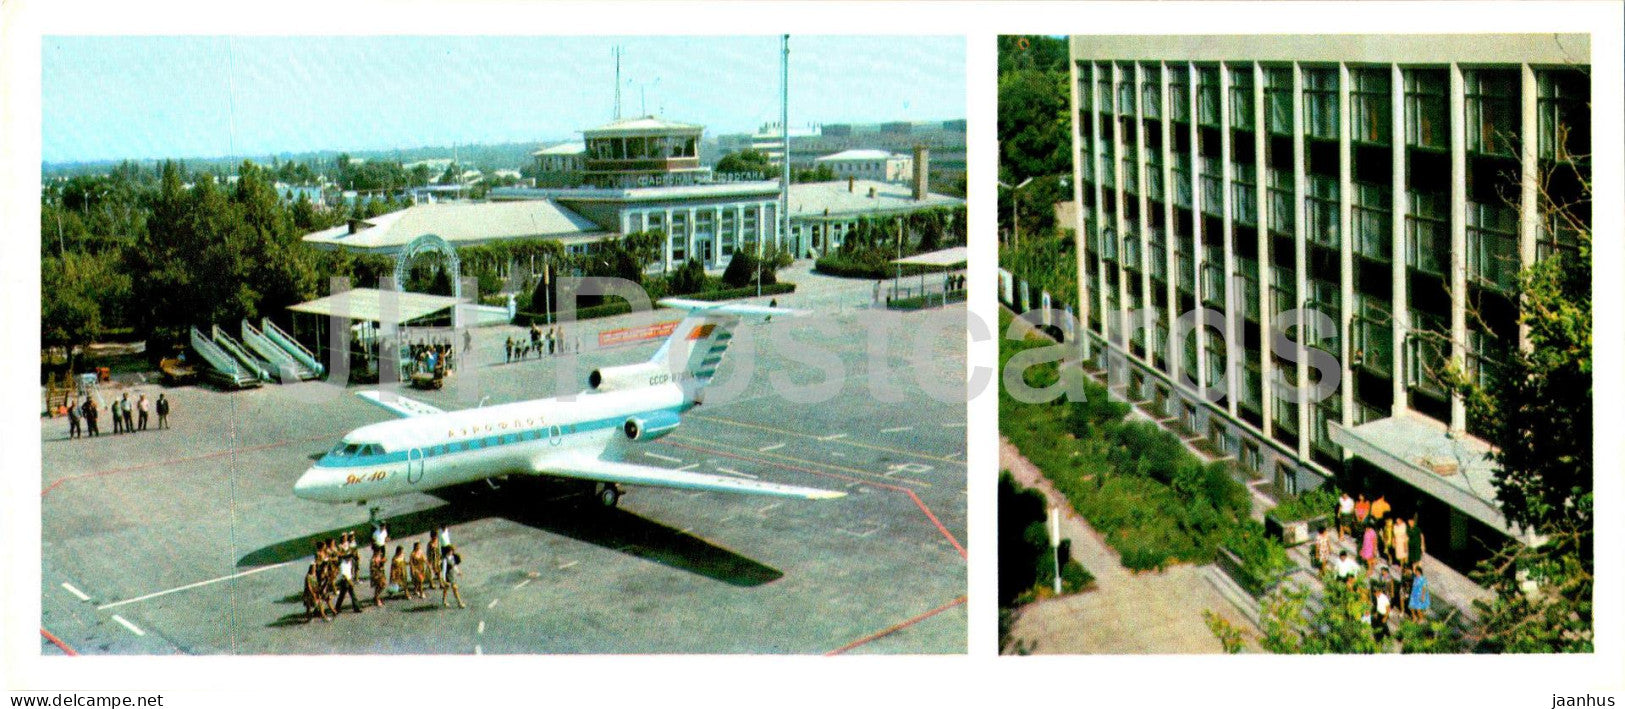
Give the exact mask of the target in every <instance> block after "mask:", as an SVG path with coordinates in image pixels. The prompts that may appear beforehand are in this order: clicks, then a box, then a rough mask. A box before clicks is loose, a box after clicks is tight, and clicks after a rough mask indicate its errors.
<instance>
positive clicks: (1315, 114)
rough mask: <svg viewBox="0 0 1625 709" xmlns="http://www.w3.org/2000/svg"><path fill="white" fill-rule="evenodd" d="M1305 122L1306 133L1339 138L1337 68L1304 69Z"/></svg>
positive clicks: (1311, 135)
mask: <svg viewBox="0 0 1625 709" xmlns="http://www.w3.org/2000/svg"><path fill="white" fill-rule="evenodd" d="M1303 122H1304V126H1303V127H1304V130H1305V132H1306V135H1309V136H1310V137H1314V138H1324V139H1326V140H1337V70H1336V69H1305V70H1303Z"/></svg>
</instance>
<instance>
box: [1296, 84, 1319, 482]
mask: <svg viewBox="0 0 1625 709" xmlns="http://www.w3.org/2000/svg"><path fill="white" fill-rule="evenodd" d="M1307 158H1308V155H1307V153H1306V152H1305V151H1304V140H1303V66H1302V65H1300V64H1293V65H1292V210H1293V215H1292V246H1293V250H1294V251H1295V253H1294V254H1293V271H1294V273H1295V277H1296V280H1297V282H1296V283H1295V284H1293V285H1294V288H1295V290H1296V291H1297V292H1296V293H1295V294H1294V295H1295V298H1294V300H1295V301H1296V302H1295V303H1294V305H1296V306H1297V307H1298V308H1300V309H1301V308H1303V306H1304V303H1305V302H1306V301H1307V300H1308V292H1309V244H1308V228H1307V227H1306V226H1305V225H1304V205H1303V201H1304V196H1305V195H1307V194H1308V193H1309V174H1308V172H1307V170H1306V166H1305V164H1304V163H1305V161H1306V160H1307ZM1303 324H1304V318H1303V317H1302V316H1301V315H1300V316H1299V317H1298V328H1297V334H1296V337H1295V338H1294V339H1296V340H1297V341H1298V342H1303V341H1304V339H1305V338H1304V327H1303ZM1298 354H1299V356H1298V362H1297V365H1298V377H1297V380H1298V460H1299V461H1300V462H1304V461H1308V460H1309V459H1310V455H1309V440H1310V438H1312V437H1313V435H1314V432H1313V431H1311V430H1310V429H1309V358H1308V357H1307V356H1304V352H1303V350H1302V349H1301V348H1300V350H1299V353H1298Z"/></svg>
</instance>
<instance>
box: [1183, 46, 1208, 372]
mask: <svg viewBox="0 0 1625 709" xmlns="http://www.w3.org/2000/svg"><path fill="white" fill-rule="evenodd" d="M1180 69H1181V70H1182V71H1184V72H1185V80H1186V86H1187V87H1188V88H1189V89H1190V90H1189V91H1186V92H1185V101H1186V103H1187V104H1188V105H1187V106H1186V110H1187V113H1186V115H1187V116H1188V117H1189V118H1190V125H1189V128H1187V130H1186V132H1187V134H1188V135H1189V138H1190V144H1191V150H1190V164H1189V165H1188V166H1187V167H1188V168H1189V172H1187V173H1185V174H1187V175H1190V177H1191V268H1192V272H1191V275H1192V276H1193V277H1195V279H1196V283H1195V284H1194V285H1195V289H1194V290H1195V292H1196V309H1197V310H1198V311H1200V310H1202V309H1203V308H1204V307H1205V306H1204V305H1203V304H1202V301H1203V293H1202V268H1203V266H1205V265H1206V260H1207V252H1206V251H1205V250H1203V249H1202V171H1201V165H1202V148H1201V144H1200V139H1201V137H1202V136H1201V130H1202V129H1201V127H1200V126H1201V123H1202V116H1201V114H1200V113H1198V112H1197V111H1198V108H1197V107H1198V105H1199V104H1200V101H1199V100H1198V98H1197V97H1199V96H1200V95H1201V94H1202V87H1201V86H1200V85H1199V84H1198V83H1197V78H1198V77H1197V73H1196V65H1195V64H1193V63H1191V62H1185V63H1184V64H1182V65H1180ZM1197 323H1198V324H1197V326H1196V327H1195V328H1194V332H1195V333H1196V389H1197V391H1198V392H1203V391H1206V390H1207V385H1208V381H1207V338H1208V332H1207V328H1206V327H1203V326H1202V325H1201V324H1200V323H1201V320H1200V319H1198V320H1197ZM1184 344H1185V343H1183V342H1181V343H1180V346H1181V347H1183V346H1184Z"/></svg>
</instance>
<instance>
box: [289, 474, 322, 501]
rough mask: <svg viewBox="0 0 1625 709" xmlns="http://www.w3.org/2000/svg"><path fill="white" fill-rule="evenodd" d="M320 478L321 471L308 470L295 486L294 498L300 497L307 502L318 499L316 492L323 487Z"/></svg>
mask: <svg viewBox="0 0 1625 709" xmlns="http://www.w3.org/2000/svg"><path fill="white" fill-rule="evenodd" d="M320 477H321V471H319V470H317V469H315V468H311V469H309V470H306V471H305V473H304V474H303V475H300V476H299V479H298V480H297V481H295V482H294V484H293V495H294V497H299V498H303V499H306V500H314V499H317V497H316V490H317V489H318V488H319V487H321V481H320V479H319V478H320Z"/></svg>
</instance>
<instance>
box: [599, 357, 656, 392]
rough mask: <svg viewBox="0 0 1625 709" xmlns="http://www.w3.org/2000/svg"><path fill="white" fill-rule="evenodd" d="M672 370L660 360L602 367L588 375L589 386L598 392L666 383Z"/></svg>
mask: <svg viewBox="0 0 1625 709" xmlns="http://www.w3.org/2000/svg"><path fill="white" fill-rule="evenodd" d="M671 380H672V377H671V372H670V371H669V370H667V369H666V367H665V366H664V365H662V364H661V363H659V362H640V363H638V364H627V365H622V366H619V367H602V368H599V369H594V370H592V374H589V375H587V386H589V387H591V388H592V390H593V391H596V392H608V391H624V390H627V389H637V388H639V387H647V386H655V385H658V384H666V383H668V382H670V381H671Z"/></svg>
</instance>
